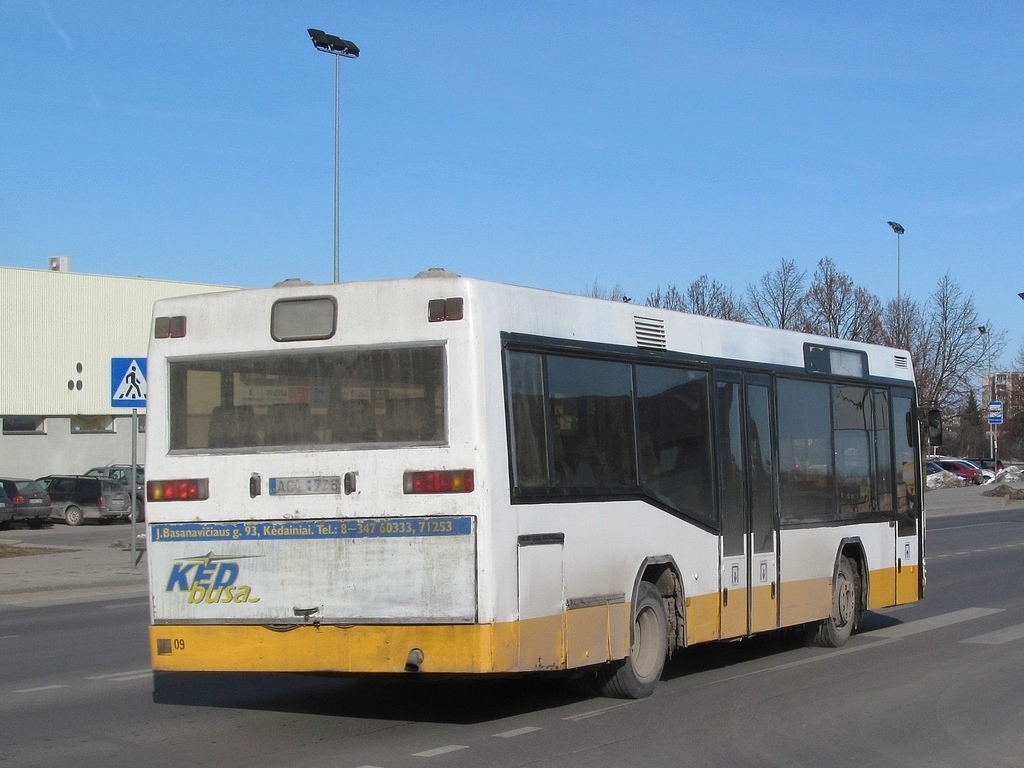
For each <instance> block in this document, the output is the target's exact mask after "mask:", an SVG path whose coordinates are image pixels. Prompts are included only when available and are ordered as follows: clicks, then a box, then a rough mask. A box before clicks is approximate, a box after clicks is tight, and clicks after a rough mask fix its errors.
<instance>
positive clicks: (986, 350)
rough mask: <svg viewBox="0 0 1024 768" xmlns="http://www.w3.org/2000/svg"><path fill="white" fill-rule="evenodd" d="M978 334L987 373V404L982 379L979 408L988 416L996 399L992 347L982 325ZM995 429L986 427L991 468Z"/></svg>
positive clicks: (993, 426)
mask: <svg viewBox="0 0 1024 768" xmlns="http://www.w3.org/2000/svg"><path fill="white" fill-rule="evenodd" d="M978 333H980V334H981V343H982V350H981V354H982V356H983V357H984V358H985V362H986V369H987V371H988V373H987V374H986V375H987V376H988V380H989V387H988V389H989V396H988V402H985V389H986V387H985V379H984V378H982V384H981V407H982V413H985V414H988V413H989V409H990V408H991V406H990V405H989V403H991V402H992V401H993V400H995V399H996V379H995V376H993V375H992V345H991V344H990V343H989V342H990V339H989V331H988V328H986V327H985V326H984V325H981V326H978ZM996 428H997V427H996V425H995V424H991V423H990V424H989V425H988V455H989V457H990V458H991V459H992V462H993V465H992V466H993V467H995V459H996V438H995V430H996ZM994 471H995V470H994V469H993V472H994Z"/></svg>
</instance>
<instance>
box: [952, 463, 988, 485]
mask: <svg viewBox="0 0 1024 768" xmlns="http://www.w3.org/2000/svg"><path fill="white" fill-rule="evenodd" d="M957 461H960V462H962V463H964V464H966V465H968V466H969V467H974V468H975V469H976V470H978V471H979V472H980V473H981V482H983V483H990V482H992V481H993V480H995V478H996V473H995V472H993V471H992V470H991V469H984V468H983V467H982V466H981V465H980V464H978V463H977V462H975V461H972V460H971V459H957Z"/></svg>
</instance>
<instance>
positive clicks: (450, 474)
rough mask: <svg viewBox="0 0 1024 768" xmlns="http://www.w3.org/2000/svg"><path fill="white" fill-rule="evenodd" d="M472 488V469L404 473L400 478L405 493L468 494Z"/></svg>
mask: <svg viewBox="0 0 1024 768" xmlns="http://www.w3.org/2000/svg"><path fill="white" fill-rule="evenodd" d="M473 487H474V486H473V470H472V469H445V470H435V471H429V472H406V473H405V476H404V477H403V478H402V488H403V490H404V491H405V492H406V493H470V492H471V491H472V490H473Z"/></svg>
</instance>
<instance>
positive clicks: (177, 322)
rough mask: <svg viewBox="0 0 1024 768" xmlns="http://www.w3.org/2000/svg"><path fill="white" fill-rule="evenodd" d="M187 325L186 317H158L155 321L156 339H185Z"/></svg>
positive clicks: (154, 331)
mask: <svg viewBox="0 0 1024 768" xmlns="http://www.w3.org/2000/svg"><path fill="white" fill-rule="evenodd" d="M186 327H187V323H186V318H185V316H184V315H175V316H174V317H158V318H157V319H156V320H155V321H153V338H154V339H167V338H171V339H182V338H184V337H185V331H186Z"/></svg>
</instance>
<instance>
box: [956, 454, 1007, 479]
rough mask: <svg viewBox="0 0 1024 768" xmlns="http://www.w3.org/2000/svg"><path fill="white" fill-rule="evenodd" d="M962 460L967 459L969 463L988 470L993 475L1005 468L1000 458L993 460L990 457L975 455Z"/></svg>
mask: <svg viewBox="0 0 1024 768" xmlns="http://www.w3.org/2000/svg"><path fill="white" fill-rule="evenodd" d="M964 460H965V461H969V462H971V464H974V465H976V466H979V467H981V468H982V469H985V470H988V471H989V472H991V473H992V474H993V475H995V474H997V473H999V472H1002V471H1003V469H1005V467H1003V462H1002V461H1001V460H999V459H996V460H995V461H993V460H992V459H985V458H981V457H976V456H968V457H967V458H966V459H964Z"/></svg>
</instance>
